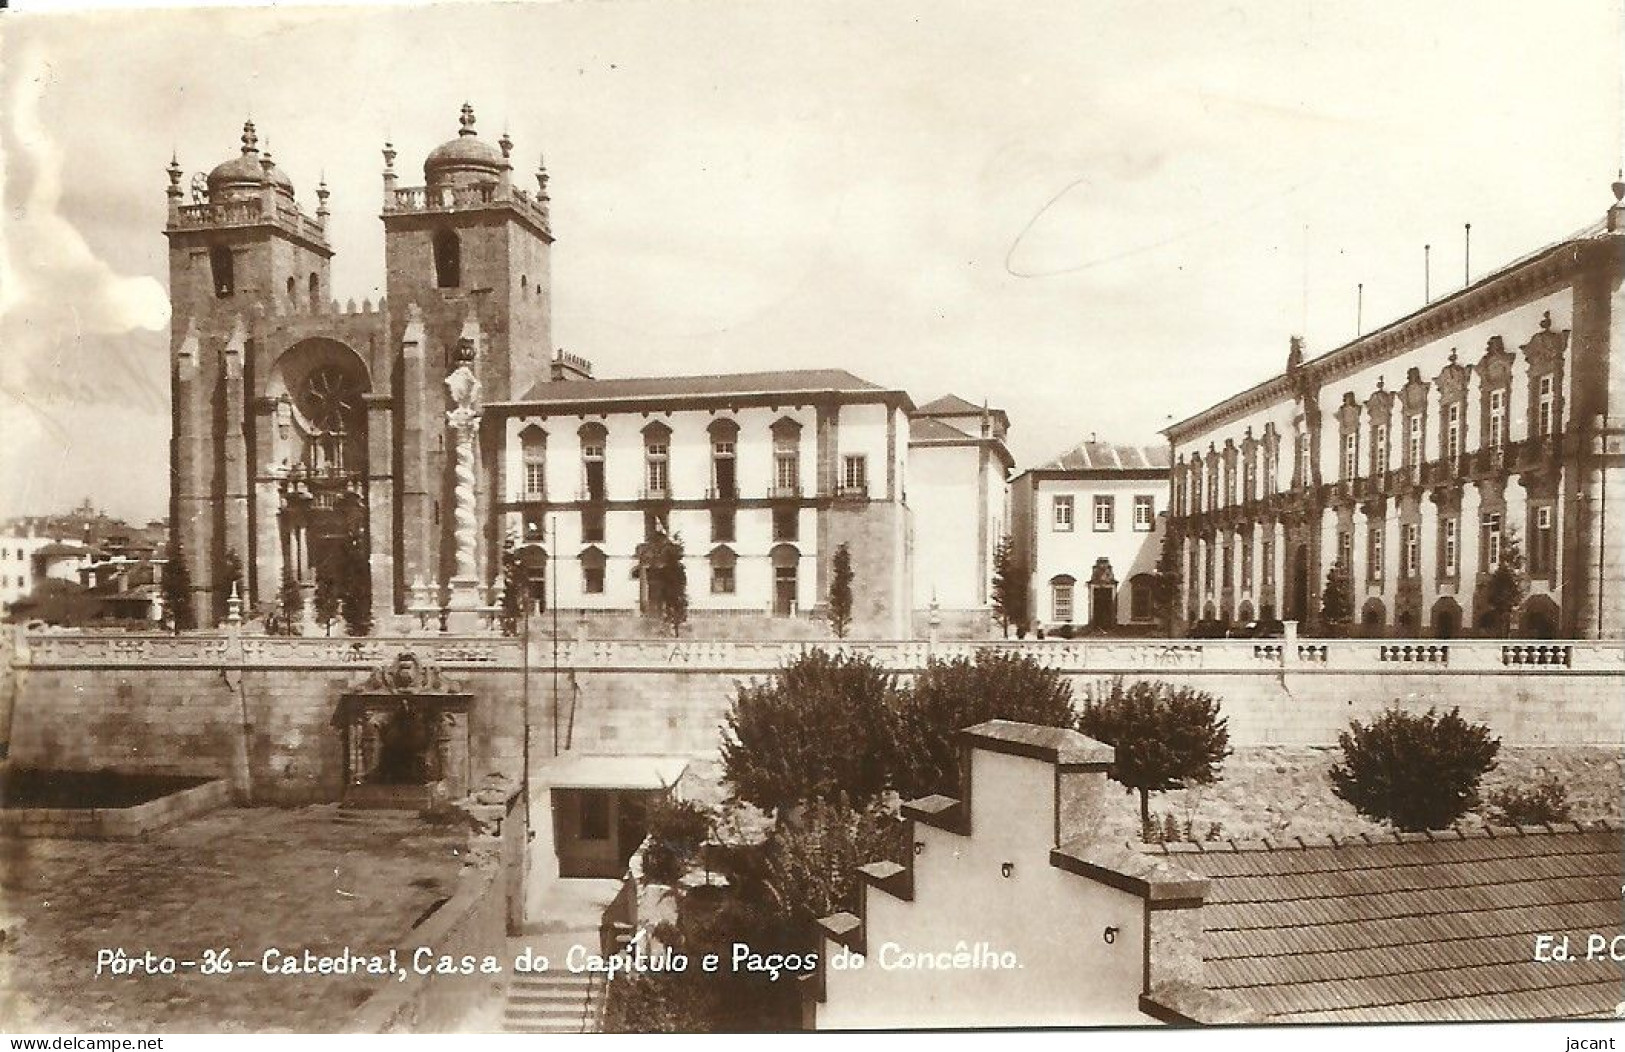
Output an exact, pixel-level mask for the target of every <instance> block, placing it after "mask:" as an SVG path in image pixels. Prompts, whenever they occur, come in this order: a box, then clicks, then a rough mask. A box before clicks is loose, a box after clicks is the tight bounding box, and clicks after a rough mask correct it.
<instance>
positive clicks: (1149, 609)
mask: <svg viewBox="0 0 1625 1052" xmlns="http://www.w3.org/2000/svg"><path fill="white" fill-rule="evenodd" d="M1154 616H1156V611H1155V608H1154V604H1153V602H1152V583H1151V576H1150V575H1149V574H1140V575H1139V576H1137V577H1134V578H1132V579H1130V580H1129V583H1128V617H1129V620H1130V621H1149V620H1151V619H1152V618H1153V617H1154Z"/></svg>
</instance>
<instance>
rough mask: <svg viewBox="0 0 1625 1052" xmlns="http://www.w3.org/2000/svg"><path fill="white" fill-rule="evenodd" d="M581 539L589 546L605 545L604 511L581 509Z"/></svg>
mask: <svg viewBox="0 0 1625 1052" xmlns="http://www.w3.org/2000/svg"><path fill="white" fill-rule="evenodd" d="M581 539H582V541H584V542H586V543H588V544H603V543H604V509H602V508H582V509H581Z"/></svg>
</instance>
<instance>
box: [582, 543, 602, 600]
mask: <svg viewBox="0 0 1625 1052" xmlns="http://www.w3.org/2000/svg"><path fill="white" fill-rule="evenodd" d="M604 563H605V559H604V553H603V552H601V551H599V550H598V549H597V548H588V549H587V550H586V551H584V552H582V553H581V591H582V592H584V593H585V594H587V595H602V594H603V593H604Z"/></svg>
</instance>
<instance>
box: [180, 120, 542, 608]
mask: <svg viewBox="0 0 1625 1052" xmlns="http://www.w3.org/2000/svg"><path fill="white" fill-rule="evenodd" d="M460 124H461V127H460V128H459V130H458V132H457V134H456V136H455V137H453V138H452V139H450V140H449V141H448V142H446V143H444V144H443V145H441V146H439V147H437V148H435V149H434V150H433V151H432V152H430V154H429V155H428V157H427V158H425V160H424V162H423V181H422V183H421V184H417V185H410V183H412V182H415V180H409V179H408V180H403V179H402V178H401V175H400V173H399V172H398V171H397V169H396V166H395V160H396V152H395V150H394V148H393V147H392V146H391V145H389V144H387V143H386V144H385V146H384V150H383V159H384V169H383V189H382V201H381V217H382V220H383V225H384V258H385V265H386V269H387V278H386V283H387V284H386V297H385V298H384V299H383V300H381V301H380V302H379V303H378V304H377V305H376V306H375V305H373V304H370V303H364V304H362V305H361V306H360V307H359V308H358V307H357V306H356V305H355V304H354V303H353V302H352V303H350V304H349V305H347V306H343V307H341V306H340V305H339V304H338V303H337V302H336V301H334V300H333V299H332V291H331V284H330V270H331V263H332V258H333V249H332V247H331V245H330V243H329V240H328V218H329V212H328V207H327V201H328V190H327V187H326V184H325V183H323V184H322V185H320V186H318V187H317V188H316V191H315V198H316V209H315V212H314V214H312V213H308V212H306V211H305V209H304V208H303V207H301V204H300V202H299V200H298V197H297V196H296V194H295V190H294V186H293V184H292V182H291V181H290V180H289V179H288V177H287V176H286V175H285V174H284V173H283V172H282V171H281V170H280V169H279V168H278V167H277V165H276V163H275V161H274V160H273V159H272V157H271V153H270V150H269V148H265V149H262V148H261V146H260V143H259V140H258V137H257V135H256V132H255V128H254V125H253V124H252V122H250V123H247V124H245V125H244V126H243V135H242V146H241V149H240V151H239V152H238V153H237V155H236V156H234V157H232V158H230V159H229V160H226V161H225V162H224V163H222V164H219V165H217V166H216V167H215V168H214V169H213V170H212V171H210V172H209V173H208V174H207V175H206V176H205V175H201V174H200V175H198V176H196V177H195V178H194V179H193V181H192V183H191V185H190V186H189V187H183V186H182V170H181V167H180V165H179V163H178V162H177V161H174V160H172V161H171V163H170V166H169V169H168V175H169V187H168V191H167V192H168V198H169V209H168V222H167V225H166V228H165V231H164V233H165V235H166V236H167V237H168V239H169V260H170V270H169V276H170V297H171V301H172V304H173V320H172V323H171V324H172V329H171V356H170V357H171V385H172V391H173V408H172V412H173V426H172V440H171V449H170V470H171V497H170V500H171V507H170V514H171V522H172V523H173V530H174V537H175V541H176V545H177V548H178V550H179V552H180V554H181V556H182V557H183V558H184V560H185V562H186V565H187V567H188V568H189V570H190V575H191V581H192V587H193V589H194V592H195V595H194V607H195V609H196V610H197V611H198V620H199V622H200V623H202V624H209V623H213V622H214V621H216V620H218V619H219V618H221V617H223V616H224V615H225V612H226V609H227V605H228V602H229V600H230V598H231V593H232V592H233V591H234V590H235V591H237V592H238V598H239V599H240V600H241V601H242V605H243V608H244V609H246V610H249V611H252V610H257V609H266V608H268V607H269V606H270V605H271V604H272V603H273V602H274V600H275V599H276V597H277V595H278V591H279V589H280V588H281V587H282V585H283V582H285V581H288V580H290V579H291V580H292V581H294V582H298V584H299V586H300V588H301V590H302V591H303V592H304V594H305V596H306V598H307V599H308V598H309V596H310V593H311V591H312V590H313V587H314V584H315V582H316V581H317V580H319V579H320V578H322V577H323V576H326V575H331V576H334V577H338V576H341V575H342V576H343V577H344V579H345V580H352V581H354V580H361V581H367V582H370V594H369V596H368V597H367V600H366V601H368V602H370V604H371V609H372V612H373V616H374V618H375V619H379V620H382V619H384V618H385V617H387V616H388V615H389V614H391V613H393V612H400V611H404V610H405V609H407V607H408V606H409V604H410V601H411V584H412V583H413V582H420V583H421V582H441V583H445V584H446V585H448V586H451V585H460V586H461V587H462V588H463V589H464V592H465V593H466V595H465V598H466V599H467V600H468V602H469V603H470V605H472V604H473V603H474V602H476V601H477V602H488V601H489V595H488V594H481V595H479V596H475V595H474V593H473V592H472V591H470V589H471V588H472V587H473V586H474V583H475V582H474V581H473V580H471V579H470V578H471V577H473V576H480V577H483V578H484V579H485V580H486V581H489V580H490V579H491V572H490V568H489V566H484V567H481V568H480V569H479V570H478V571H471V569H470V565H469V564H470V559H469V552H470V550H471V549H472V548H473V547H474V543H473V542H474V538H472V537H471V536H470V535H471V534H472V533H473V532H476V531H479V530H481V529H483V528H485V527H482V526H481V524H491V525H490V526H489V529H492V530H494V529H495V526H494V523H495V521H496V520H495V519H494V518H493V516H492V515H491V513H490V510H489V508H488V507H486V506H484V502H485V501H486V500H487V499H488V496H487V494H485V493H484V492H483V491H475V490H474V487H472V486H471V485H466V484H465V487H464V496H465V497H468V498H470V499H469V500H468V501H467V503H469V504H471V505H476V504H477V505H479V506H470V507H466V508H461V509H459V508H458V507H457V506H456V501H457V498H458V493H459V490H458V479H459V477H460V476H459V472H461V477H462V478H464V479H465V483H466V480H468V479H471V478H472V477H473V474H474V473H475V472H476V470H477V465H475V464H473V463H468V462H465V463H463V464H459V463H458V459H457V458H458V454H459V452H462V454H463V455H464V457H465V461H466V460H467V459H468V458H470V457H472V456H477V455H479V454H478V451H479V450H480V449H481V448H482V445H481V443H479V442H478V441H477V436H475V435H473V434H471V433H469V434H467V435H466V438H462V437H459V436H460V435H461V434H462V433H464V432H471V431H472V429H473V428H475V427H477V426H478V419H479V418H478V414H477V412H475V411H473V409H471V408H470V407H469V406H468V405H466V404H463V403H467V402H468V401H469V400H470V399H471V398H483V399H484V400H486V401H493V402H495V401H502V400H505V399H508V398H510V397H513V396H514V395H516V394H518V393H520V392H523V391H526V390H528V389H530V388H531V387H532V386H533V384H534V383H536V382H538V381H544V380H546V379H547V378H548V375H549V367H550V360H551V355H550V348H551V347H552V343H551V333H550V311H551V303H550V292H551V281H550V277H549V266H550V253H551V247H552V243H553V236H552V233H551V232H550V230H549V223H548V197H547V173H546V170H545V169H544V168H540V167H539V168H538V170H537V171H536V173H535V180H536V185H535V189H534V190H527V189H525V188H523V187H521V186H519V185H517V183H516V180H515V178H514V162H513V143H512V142H511V141H510V140H509V139H508V137H507V136H506V135H504V136H503V137H502V138H501V139H500V140H498V141H497V143H496V144H495V145H493V144H492V143H490V142H488V141H486V140H485V139H483V138H481V137H480V135H479V134H478V133H477V131H476V130H475V116H474V111H473V108H472V107H471V106H467V105H465V106H464V107H463V110H462V115H461V120H460ZM188 195H190V198H191V200H190V201H189V202H188V200H187V198H188ZM448 380H450V381H452V382H450V383H448ZM459 409H464V410H467V411H466V412H465V413H464V414H463V416H462V417H461V418H458V417H455V415H454V414H455V412H456V411H457V410H459ZM459 419H460V420H461V421H462V425H463V426H462V428H461V431H460V430H459V426H458V420H459ZM448 424H449V426H448ZM484 448H486V449H487V450H488V453H487V455H489V456H493V457H494V455H495V450H494V449H492V448H491V447H490V446H489V445H488V444H487V445H486V446H485V447H484ZM459 512H460V513H461V514H460V515H459ZM484 540H485V541H497V539H496V538H484ZM479 547H480V548H481V549H482V550H483V551H485V552H489V551H490V550H491V549H490V547H489V546H488V545H487V544H485V543H481V544H480V545H479ZM460 552H461V553H462V560H461V562H459V553H460ZM347 560H349V561H350V562H349V563H348V565H347V562H346V561H347ZM362 566H365V567H366V571H365V573H361V572H360V568H361V567H362Z"/></svg>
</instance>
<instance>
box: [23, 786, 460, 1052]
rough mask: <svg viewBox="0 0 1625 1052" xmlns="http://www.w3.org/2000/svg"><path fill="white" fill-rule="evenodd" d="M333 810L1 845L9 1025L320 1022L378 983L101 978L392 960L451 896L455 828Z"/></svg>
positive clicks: (142, 1027) (170, 1027)
mask: <svg viewBox="0 0 1625 1052" xmlns="http://www.w3.org/2000/svg"><path fill="white" fill-rule="evenodd" d="M357 814H358V813H356V812H347V813H345V815H344V816H343V817H341V816H340V814H339V812H338V810H337V808H335V807H332V806H321V807H307V808H299V809H293V810H279V809H269V808H256V809H246V810H227V811H219V812H215V813H213V814H210V815H205V816H203V817H201V818H198V819H195V820H193V821H191V822H188V823H186V824H184V825H182V826H178V827H175V828H173V829H170V830H167V831H164V832H161V833H158V834H155V835H154V836H153V837H152V838H151V839H149V840H146V841H137V842H126V843H113V842H105V843H98V842H92V841H74V840H12V839H0V1029H6V1030H10V1031H13V1032H17V1031H78V1032H92V1031H133V1032H136V1033H141V1032H152V1031H167V1032H184V1031H204V1032H218V1031H226V1032H260V1031H324V1030H332V1029H335V1028H338V1027H340V1026H342V1025H343V1024H344V1021H345V1020H346V1019H347V1018H348V1016H349V1013H350V1012H351V1011H352V1010H353V1009H354V1008H355V1006H356V1005H358V1004H360V1003H361V1002H362V1001H363V1000H364V999H365V998H366V997H367V996H368V994H369V993H370V992H371V991H372V990H373V989H374V988H375V986H376V984H378V983H379V982H382V981H384V980H382V979H379V978H375V977H366V976H333V975H326V976H282V975H270V976H268V975H265V974H263V973H262V972H261V971H260V970H259V969H257V968H255V969H238V970H237V971H235V972H234V973H233V974H230V975H202V974H199V973H198V971H197V970H196V969H191V970H188V969H184V968H181V969H179V972H178V974H176V975H173V976H116V977H115V976H111V975H107V974H105V973H104V974H103V975H101V976H99V977H98V976H97V975H96V963H97V951H98V950H100V949H104V948H106V949H113V948H118V947H122V948H124V949H125V951H126V952H127V953H129V954H130V955H132V956H135V955H140V954H142V953H144V952H145V951H147V950H151V951H152V952H153V953H154V954H159V955H165V954H167V955H170V956H173V957H175V958H177V959H178V960H198V961H201V960H202V959H203V951H204V950H206V949H219V948H230V949H231V951H232V956H233V958H234V959H235V960H237V961H242V960H245V959H247V960H254V961H258V960H259V959H260V956H261V954H262V953H263V952H264V951H265V950H266V949H270V948H272V947H275V948H278V949H281V950H283V951H285V952H288V953H293V954H299V953H302V952H303V951H304V950H305V949H307V948H308V949H310V950H312V951H315V952H318V953H327V954H332V953H337V952H340V951H342V949H343V947H345V946H348V947H350V949H351V950H352V951H354V952H356V953H367V954H370V953H387V952H388V950H389V949H390V948H391V947H394V946H396V945H398V943H399V942H400V941H401V940H402V939H404V937H405V936H406V935H407V933H408V931H409V930H410V928H411V927H412V925H413V924H414V922H416V921H417V920H418V919H419V918H420V917H421V916H423V915H424V914H425V913H426V912H427V911H428V910H430V909H431V908H432V907H433V906H434V905H435V904H436V903H437V902H439V901H440V900H442V899H444V898H446V897H447V896H449V895H450V894H451V888H452V885H453V882H454V881H455V879H456V874H457V872H458V870H459V869H460V868H461V866H462V860H461V858H460V857H459V855H458V853H457V852H458V850H459V849H460V848H461V847H462V845H463V844H464V843H466V836H465V835H464V834H463V832H462V831H461V829H459V828H455V827H452V828H447V827H438V826H430V825H427V824H425V823H423V822H421V821H418V820H417V819H416V818H414V817H411V816H403V815H396V814H392V813H381V812H373V813H370V814H366V813H362V814H361V817H355V816H356V815H357Z"/></svg>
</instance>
